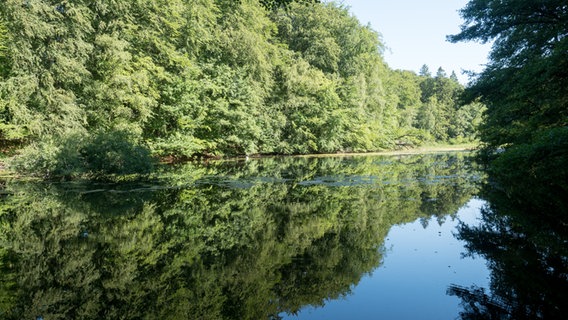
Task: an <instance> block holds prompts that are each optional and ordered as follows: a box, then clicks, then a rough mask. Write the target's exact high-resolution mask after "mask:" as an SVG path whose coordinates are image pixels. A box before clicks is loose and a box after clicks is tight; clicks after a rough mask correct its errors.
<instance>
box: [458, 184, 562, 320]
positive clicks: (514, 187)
mask: <svg viewBox="0 0 568 320" xmlns="http://www.w3.org/2000/svg"><path fill="white" fill-rule="evenodd" d="M512 177H513V176H512V175H509V176H506V175H501V174H492V175H491V176H490V178H491V179H490V180H489V181H490V183H488V184H486V185H484V187H483V190H482V194H483V197H484V198H486V199H487V200H488V201H489V204H488V205H487V206H485V207H484V208H483V209H482V217H483V223H482V224H481V225H480V226H478V227H471V226H467V225H462V226H461V227H460V228H459V234H458V237H459V238H460V239H463V240H465V241H466V242H467V245H466V247H467V249H468V252H467V254H468V255H479V256H482V257H484V258H485V259H487V261H488V266H489V268H490V271H491V284H490V290H485V289H482V288H478V287H470V288H465V287H461V286H456V285H453V286H451V287H450V288H449V290H448V293H449V294H451V295H455V296H458V297H460V298H461V299H462V304H463V306H464V311H463V312H462V314H461V317H462V319H566V316H567V315H568V305H566V301H568V246H567V244H568V220H567V219H566V217H567V216H566V213H567V210H566V209H567V208H568V194H567V192H568V190H567V189H565V188H564V189H562V188H561V187H559V186H558V184H562V183H566V180H557V181H556V183H548V182H547V183H542V181H538V180H536V179H531V178H528V177H524V178H523V177H520V175H519V176H516V177H515V178H516V179H512Z"/></svg>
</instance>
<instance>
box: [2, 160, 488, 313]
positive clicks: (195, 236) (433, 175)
mask: <svg viewBox="0 0 568 320" xmlns="http://www.w3.org/2000/svg"><path fill="white" fill-rule="evenodd" d="M468 156H469V155H468V154H459V153H455V154H446V155H425V156H421V155H417V156H414V157H408V160H407V158H406V157H405V158H404V159H400V158H402V157H400V158H399V159H396V161H384V159H385V157H377V158H376V159H373V158H357V159H353V160H352V159H345V158H340V157H337V158H335V159H334V158H331V157H329V158H317V159H305V158H290V157H289V158H273V159H263V160H261V161H250V162H248V163H247V164H246V165H243V163H242V162H226V163H225V162H218V163H217V162H216V163H212V164H210V165H207V166H205V165H201V166H200V165H195V164H191V163H188V164H187V165H184V166H179V167H170V168H169V169H171V171H168V172H164V175H163V176H162V177H161V178H159V179H158V178H156V180H153V181H151V182H140V183H135V184H130V183H125V184H122V183H113V184H102V183H90V182H83V183H77V182H69V183H67V182H64V183H52V184H46V183H39V184H34V183H19V181H14V182H13V183H8V184H7V186H6V188H7V189H6V190H8V191H11V193H10V195H9V196H7V197H6V202H5V204H6V205H5V206H4V207H2V208H0V213H1V214H0V224H2V225H5V226H6V228H5V229H4V230H2V232H0V241H2V242H3V244H5V248H6V250H4V252H2V250H0V267H2V266H9V267H7V269H6V270H1V271H0V298H1V297H2V296H12V297H14V299H13V300H11V301H10V302H9V303H8V304H6V307H5V309H6V310H8V312H11V313H12V314H13V315H14V318H20V315H22V314H24V313H25V314H24V316H25V317H26V318H34V317H37V316H38V314H39V315H41V316H42V317H43V318H45V319H47V318H51V317H52V316H54V315H56V314H62V315H65V318H76V316H75V314H76V313H78V312H85V313H84V314H83V315H84V317H82V318H83V319H88V318H92V319H96V318H100V317H98V316H100V314H101V313H102V312H103V310H105V311H104V312H107V310H109V311H108V312H109V313H108V314H110V315H118V314H133V316H132V318H141V316H140V315H143V314H146V315H147V316H148V318H168V315H169V316H170V317H169V318H187V317H184V315H187V314H191V315H197V317H199V316H202V317H200V318H201V319H263V318H266V317H267V316H270V315H276V314H278V313H281V312H287V313H290V314H294V313H295V312H297V311H298V310H300V308H302V307H303V306H305V305H312V306H320V305H324V304H325V303H326V301H329V300H335V299H339V298H341V297H344V296H346V295H348V294H349V293H350V292H351V289H352V288H353V286H355V285H356V284H357V283H359V282H360V279H361V277H363V276H365V275H367V274H369V272H371V271H372V270H374V269H376V267H377V266H378V265H379V264H380V263H381V261H382V253H383V252H384V250H382V247H383V244H384V239H385V237H386V235H387V233H388V230H389V229H390V228H391V226H392V225H396V224H400V223H404V222H406V221H414V220H416V219H417V218H421V217H424V218H428V219H430V217H433V216H435V217H436V219H439V218H440V219H441V218H443V217H442V214H444V213H450V212H455V210H457V208H459V207H461V206H462V205H463V203H464V202H465V201H467V199H469V198H470V197H471V196H472V194H474V193H475V192H476V190H477V189H476V187H475V186H474V185H472V184H471V183H470V182H471V179H470V177H471V176H472V175H474V174H475V173H474V172H475V171H474V170H475V169H474V168H473V167H471V166H469V165H468V163H469V160H468ZM267 177H268V178H267ZM354 179H361V181H359V180H357V181H355V180H354ZM368 179H370V180H368ZM305 181H313V182H315V183H309V184H307V185H305V184H302V182H305ZM354 182H355V183H354ZM368 182H373V183H372V184H370V183H368ZM12 195H17V196H12ZM1 210H4V211H1ZM4 213H6V214H4ZM6 279H7V280H6ZM10 279H21V281H20V280H18V282H10V281H11V280H10ZM4 280H6V281H4ZM46 288H48V289H49V290H48V289H46ZM54 296H57V297H61V298H60V299H58V300H56V301H54V300H53V299H52V297H54ZM0 309H1V308H0ZM22 310H26V311H25V312H24V311H22ZM27 310H29V311H27ZM26 312H27V313H26ZM8 315H10V313H8ZM16 315H17V316H18V317H16ZM108 318H110V319H112V318H118V316H116V317H114V316H109V317H108Z"/></svg>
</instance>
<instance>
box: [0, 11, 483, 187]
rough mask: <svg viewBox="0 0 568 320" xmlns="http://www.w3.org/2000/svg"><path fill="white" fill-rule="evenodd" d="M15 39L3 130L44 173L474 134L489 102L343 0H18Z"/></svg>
mask: <svg viewBox="0 0 568 320" xmlns="http://www.w3.org/2000/svg"><path fill="white" fill-rule="evenodd" d="M0 48H1V49H0V142H1V143H2V145H3V149H4V151H6V149H8V148H9V147H10V148H11V150H14V149H15V150H17V152H16V154H17V155H16V156H15V157H14V159H13V161H12V162H11V165H12V166H13V167H14V168H15V169H17V170H19V171H21V172H27V173H32V174H37V175H42V176H52V175H64V176H74V175H80V174H84V173H95V174H98V173H105V174H106V173H130V172H147V171H148V170H150V169H151V165H150V164H151V161H150V159H151V158H156V157H162V158H164V157H173V158H176V159H188V158H194V157H200V156H235V155H250V154H306V153H329V152H364V151H376V150H383V149H393V148H397V147H407V146H414V145H420V144H422V143H425V142H467V141H471V140H472V139H474V133H475V127H476V125H477V124H479V123H480V122H481V115H482V112H483V109H484V107H483V105H482V104H480V103H478V102H476V101H473V102H471V103H468V104H467V105H464V104H463V103H461V102H460V99H459V97H460V95H461V94H462V92H463V90H464V87H463V86H462V85H461V84H460V83H459V82H458V81H457V77H456V76H455V74H454V73H453V72H452V74H450V75H449V76H448V75H447V74H446V72H445V71H444V70H442V69H441V68H440V69H438V70H437V72H435V73H434V74H432V73H430V71H429V70H428V68H427V67H426V66H425V67H424V68H423V69H422V71H421V72H420V73H419V74H416V73H414V72H410V71H401V70H392V69H390V68H389V67H388V65H387V64H386V63H385V62H384V59H383V56H382V51H383V50H384V45H383V43H382V41H381V38H380V34H379V33H377V32H376V31H374V30H372V29H371V28H370V26H366V25H362V24H361V23H360V22H359V21H358V20H357V19H356V18H355V17H354V16H353V15H352V14H351V13H350V12H349V8H348V7H346V6H345V5H343V4H340V3H336V2H326V3H319V2H317V1H258V0H242V1H228V0H171V1H161V0H152V1H146V0H145V1H111V2H100V1H73V2H68V1H53V0H27V1H20V0H18V1H16V0H5V1H3V5H2V6H1V8H0Z"/></svg>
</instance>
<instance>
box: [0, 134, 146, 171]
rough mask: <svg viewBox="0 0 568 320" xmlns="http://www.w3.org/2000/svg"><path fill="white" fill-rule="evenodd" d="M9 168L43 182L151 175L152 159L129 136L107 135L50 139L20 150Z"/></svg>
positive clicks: (142, 147)
mask: <svg viewBox="0 0 568 320" xmlns="http://www.w3.org/2000/svg"><path fill="white" fill-rule="evenodd" d="M9 165H10V167H11V168H13V169H14V170H15V171H17V172H19V173H23V174H27V175H31V176H36V177H42V178H53V177H63V178H74V177H90V178H103V177H105V176H109V175H126V174H146V173H150V172H151V171H152V168H153V159H152V158H151V156H150V152H149V151H148V149H147V148H145V147H144V146H142V145H141V144H140V143H138V142H137V141H136V139H135V138H134V137H132V136H131V135H129V134H128V133H126V132H123V131H109V132H99V133H97V134H95V135H93V136H86V135H84V134H76V133H75V134H67V135H64V136H58V137H50V138H48V139H45V140H43V141H41V142H39V143H34V144H32V145H29V146H27V147H26V148H24V149H22V151H21V152H20V154H19V155H18V156H16V157H14V158H12V159H11V161H10V162H9Z"/></svg>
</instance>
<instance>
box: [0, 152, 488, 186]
mask: <svg viewBox="0 0 568 320" xmlns="http://www.w3.org/2000/svg"><path fill="white" fill-rule="evenodd" d="M476 147H477V145H475V144H464V145H440V146H435V145H434V146H423V147H417V148H410V149H402V150H385V151H374V152H337V153H313V154H296V155H294V154H275V155H270V154H268V155H262V154H260V155H251V156H249V157H246V156H237V157H227V158H218V159H215V158H210V159H201V160H197V161H199V162H211V161H242V160H246V159H262V158H271V157H273V158H279V157H294V158H326V157H364V156H396V155H412V154H428V153H441V152H460V151H473V150H475V149H476ZM193 161H195V160H193ZM181 162H182V163H183V162H192V160H189V161H181ZM160 163H162V164H166V165H167V164H172V162H162V161H160ZM17 176H18V175H17V174H16V173H15V172H12V171H10V169H9V168H8V167H7V166H6V165H5V163H4V161H1V160H0V179H6V178H14V177H17Z"/></svg>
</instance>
